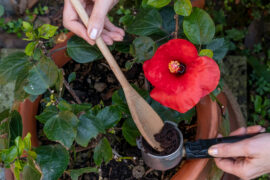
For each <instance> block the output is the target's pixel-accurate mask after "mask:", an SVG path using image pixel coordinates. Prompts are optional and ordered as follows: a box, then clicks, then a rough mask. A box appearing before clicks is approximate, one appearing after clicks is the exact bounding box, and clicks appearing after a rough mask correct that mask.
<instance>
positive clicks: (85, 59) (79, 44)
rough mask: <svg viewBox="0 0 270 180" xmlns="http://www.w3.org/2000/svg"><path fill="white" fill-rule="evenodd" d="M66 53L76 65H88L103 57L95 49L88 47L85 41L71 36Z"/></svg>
mask: <svg viewBox="0 0 270 180" xmlns="http://www.w3.org/2000/svg"><path fill="white" fill-rule="evenodd" d="M67 52H68V55H69V56H70V57H71V58H72V59H73V60H74V61H76V62H78V63H89V62H93V61H95V60H97V59H101V58H102V57H103V56H102V54H101V53H100V51H99V50H98V49H97V48H96V47H94V46H91V45H89V44H88V43H87V42H86V41H85V40H83V39H81V38H79V37H77V36H73V37H71V38H70V39H69V40H68V43H67Z"/></svg>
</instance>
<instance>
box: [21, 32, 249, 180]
mask: <svg viewBox="0 0 270 180" xmlns="http://www.w3.org/2000/svg"><path fill="white" fill-rule="evenodd" d="M72 35H73V34H72V33H69V34H68V38H70V37H71V36H72ZM65 45H66V42H64V43H61V44H58V45H56V46H55V48H53V49H52V51H51V52H54V53H53V55H52V58H53V59H54V61H55V63H56V64H57V65H58V67H62V66H63V65H64V64H66V63H67V62H68V61H69V60H70V58H69V57H68V56H67V55H66V51H65V49H62V50H61V51H57V49H59V48H61V47H64V46H65ZM218 99H219V101H220V102H221V103H222V104H224V105H225V107H227V106H228V110H229V113H230V114H234V116H233V118H231V119H230V120H231V122H232V124H233V126H231V127H232V128H231V130H234V129H236V128H238V127H239V126H240V125H242V124H244V123H240V124H239V123H237V119H236V118H237V113H238V111H237V110H235V107H232V106H231V104H232V103H231V102H230V99H228V97H227V95H226V93H221V94H220V95H219V97H218ZM39 101H40V98H38V99H37V100H36V101H35V102H34V103H32V102H30V101H29V100H26V101H25V102H23V103H21V104H20V109H19V112H20V114H21V116H22V119H23V134H24V135H26V133H27V132H30V133H31V134H32V139H31V140H32V144H33V145H34V146H37V145H38V140H37V133H36V131H37V129H36V119H35V115H36V114H37V110H38V104H39ZM196 110H197V117H198V118H197V124H198V125H197V134H196V138H197V139H206V138H214V137H216V135H217V133H218V127H219V123H220V122H221V109H220V107H219V106H218V104H217V103H216V102H214V101H212V100H211V98H210V97H209V96H206V97H204V98H202V99H201V101H200V102H199V103H198V104H197V106H196ZM212 163H213V162H212V161H209V160H208V159H199V160H189V161H186V162H185V163H184V165H183V166H182V167H181V168H180V170H179V171H178V172H177V173H176V174H175V176H173V178H172V180H185V179H188V180H197V179H206V178H207V176H208V174H209V170H210V169H211V165H212ZM229 179H230V178H229Z"/></svg>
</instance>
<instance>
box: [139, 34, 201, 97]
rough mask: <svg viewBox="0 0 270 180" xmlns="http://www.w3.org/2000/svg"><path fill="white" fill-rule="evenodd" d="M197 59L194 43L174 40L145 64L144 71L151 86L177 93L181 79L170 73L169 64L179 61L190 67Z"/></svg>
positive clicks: (164, 45)
mask: <svg viewBox="0 0 270 180" xmlns="http://www.w3.org/2000/svg"><path fill="white" fill-rule="evenodd" d="M197 57H198V53H197V50H196V47H195V46H194V45H193V44H192V43H190V42H189V41H187V40H184V39H173V40H170V41H169V42H168V43H166V44H163V45H162V46H160V47H159V48H158V50H157V51H156V53H155V55H154V56H153V58H152V59H150V60H148V61H145V62H144V64H143V70H144V73H145V76H146V78H147V79H148V80H149V81H150V82H151V84H153V85H154V86H158V87H160V88H162V89H163V90H164V91H167V92H175V91H179V88H181V86H180V87H179V83H180V81H179V79H180V78H181V77H180V76H177V75H175V74H172V73H170V71H169V69H168V64H169V63H170V61H172V60H178V61H179V62H180V63H184V64H185V65H186V66H189V65H190V64H192V62H193V61H194V59H196V58H197ZM182 76H184V75H182ZM177 82H178V83H177ZM180 84H182V83H180Z"/></svg>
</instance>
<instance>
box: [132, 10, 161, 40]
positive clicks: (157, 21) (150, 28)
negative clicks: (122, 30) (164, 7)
mask: <svg viewBox="0 0 270 180" xmlns="http://www.w3.org/2000/svg"><path fill="white" fill-rule="evenodd" d="M161 25H162V18H161V16H160V14H159V12H158V11H157V10H156V9H153V8H145V9H141V11H140V12H139V13H138V15H137V16H136V17H135V19H134V21H133V22H132V23H131V24H130V25H129V26H127V32H128V33H131V34H136V35H139V36H148V35H151V34H154V33H157V32H160V30H161Z"/></svg>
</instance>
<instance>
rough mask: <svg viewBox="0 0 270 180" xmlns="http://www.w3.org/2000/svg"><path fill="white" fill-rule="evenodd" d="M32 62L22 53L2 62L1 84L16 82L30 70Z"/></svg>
mask: <svg viewBox="0 0 270 180" xmlns="http://www.w3.org/2000/svg"><path fill="white" fill-rule="evenodd" d="M30 64H31V63H30V61H29V60H28V57H27V56H26V55H25V54H24V53H22V52H16V53H13V54H11V55H9V56H7V57H5V58H3V59H1V60H0V84H5V83H7V82H10V81H14V80H16V79H17V78H18V77H19V76H21V75H23V74H24V72H25V71H27V70H28V69H29V66H30Z"/></svg>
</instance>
